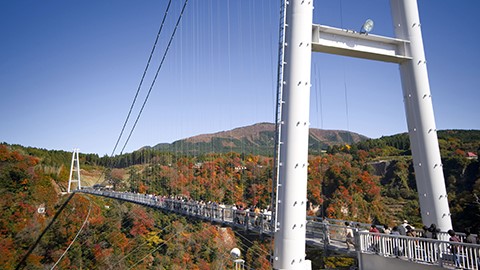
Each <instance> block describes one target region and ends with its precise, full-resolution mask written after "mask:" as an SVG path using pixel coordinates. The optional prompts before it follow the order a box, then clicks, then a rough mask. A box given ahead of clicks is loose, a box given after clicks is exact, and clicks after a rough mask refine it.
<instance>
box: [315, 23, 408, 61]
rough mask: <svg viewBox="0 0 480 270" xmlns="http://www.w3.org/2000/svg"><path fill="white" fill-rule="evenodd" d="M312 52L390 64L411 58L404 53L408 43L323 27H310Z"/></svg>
mask: <svg viewBox="0 0 480 270" xmlns="http://www.w3.org/2000/svg"><path fill="white" fill-rule="evenodd" d="M312 27H313V28H312V51H314V52H323V53H330V54H336V55H343V56H350V57H357V58H363V59H370V60H377V61H383V62H391V63H403V62H405V61H407V60H410V59H411V57H410V55H409V54H408V53H407V51H406V47H407V45H408V44H409V41H407V40H404V39H398V38H391V37H383V36H377V35H370V34H361V33H359V32H355V31H352V30H346V29H340V28H335V27H330V26H325V25H317V24H314V25H313V26H312Z"/></svg>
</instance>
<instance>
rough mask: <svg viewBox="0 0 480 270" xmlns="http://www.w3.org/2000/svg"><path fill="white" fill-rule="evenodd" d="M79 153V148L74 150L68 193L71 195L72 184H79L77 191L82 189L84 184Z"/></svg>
mask: <svg viewBox="0 0 480 270" xmlns="http://www.w3.org/2000/svg"><path fill="white" fill-rule="evenodd" d="M78 151H79V149H78V148H75V149H73V153H72V165H71V166H70V177H69V178H68V189H67V193H71V188H72V183H77V189H79V190H80V189H82V184H81V182H80V160H79V158H78Z"/></svg>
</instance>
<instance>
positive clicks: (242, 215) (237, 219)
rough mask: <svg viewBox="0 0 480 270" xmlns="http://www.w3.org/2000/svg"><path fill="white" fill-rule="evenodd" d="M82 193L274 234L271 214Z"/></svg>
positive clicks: (143, 197)
mask: <svg viewBox="0 0 480 270" xmlns="http://www.w3.org/2000/svg"><path fill="white" fill-rule="evenodd" d="M77 192H78V191H77ZM80 192H84V193H90V194H95V195H100V196H104V197H110V198H116V199H119V200H123V201H129V202H134V203H140V204H143V205H148V206H151V207H155V208H160V209H163V210H167V211H171V212H175V213H178V214H182V215H187V216H192V217H196V218H200V219H203V220H208V221H211V222H219V223H227V224H229V225H231V226H234V227H237V228H241V229H245V230H252V231H256V232H259V233H262V234H271V233H272V229H271V224H270V222H271V214H269V213H254V212H250V211H248V210H238V209H233V208H230V207H227V206H223V205H218V204H205V203H198V202H195V201H187V200H181V199H171V198H165V197H161V196H154V195H148V194H137V193H130V192H114V191H106V190H96V189H91V188H86V189H82V190H81V191H80Z"/></svg>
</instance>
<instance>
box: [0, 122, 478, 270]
mask: <svg viewBox="0 0 480 270" xmlns="http://www.w3.org/2000/svg"><path fill="white" fill-rule="evenodd" d="M438 136H439V143H440V147H441V153H442V161H443V169H444V173H445V181H446V184H447V189H448V195H449V196H448V198H449V201H450V209H451V213H452V219H453V222H454V229H455V230H458V231H462V230H464V229H465V228H466V227H472V228H473V229H474V230H475V229H478V228H479V226H480V223H479V222H480V200H479V197H478V196H480V166H479V161H478V159H474V158H467V156H468V153H469V152H470V153H475V154H477V155H478V152H480V151H479V149H480V131H460V130H448V131H440V132H439V133H438ZM253 137H255V136H254V135H252V138H253ZM260 137H261V136H260ZM199 140H200V139H199ZM202 140H205V138H203V139H202ZM311 145H312V144H311ZM311 153H312V152H311ZM70 161H71V153H68V152H64V151H47V150H44V149H36V148H31V147H22V146H19V145H6V144H3V145H0V195H1V196H2V200H1V201H0V204H1V206H2V209H3V211H2V213H1V214H0V215H1V219H0V254H2V255H3V256H1V257H0V265H2V268H4V269H13V268H15V266H16V265H17V264H18V262H19V261H20V259H21V258H22V256H23V255H24V254H25V253H26V251H27V250H28V248H29V247H31V245H32V244H33V242H34V241H35V240H36V238H37V237H38V235H39V234H40V232H41V231H42V230H43V228H45V227H46V226H47V224H48V222H49V221H50V220H52V217H53V215H54V214H55V212H56V210H57V209H58V208H59V207H60V206H61V205H62V203H63V202H64V201H65V199H66V196H65V195H61V191H65V190H66V185H67V181H68V174H69V166H70ZM80 161H81V167H82V175H88V177H90V179H89V181H90V184H95V183H102V184H109V185H112V186H114V188H115V189H116V190H120V191H122V190H125V191H133V192H140V193H155V194H161V195H172V194H175V195H180V194H181V195H182V196H185V197H189V198H192V199H194V200H203V201H217V202H224V203H226V204H241V205H244V206H252V205H257V206H260V207H261V208H266V207H267V206H268V205H269V203H270V196H271V186H272V184H271V176H272V158H271V157H270V156H262V155H258V154H254V153H245V152H233V151H232V152H228V153H203V154H199V155H193V154H192V153H190V152H182V151H176V152H175V151H160V150H155V149H142V150H139V151H135V152H133V153H129V154H124V155H122V156H116V157H113V158H109V157H98V156H97V155H94V154H88V155H84V154H81V155H80ZM105 168H107V169H106V170H105ZM104 171H105V174H104V175H103V176H102V172H104ZM308 200H309V202H310V205H309V208H308V209H307V210H308V211H309V214H311V215H319V216H327V217H331V218H338V219H347V220H357V221H362V222H369V223H370V222H375V223H381V224H389V225H395V224H397V223H398V222H400V220H403V219H405V218H407V219H408V220H409V221H410V222H411V223H413V224H414V225H415V226H418V227H420V226H421V225H422V224H421V220H420V216H419V209H418V195H417V193H416V186H415V179H414V173H413V167H412V164H411V156H410V150H409V142H408V136H407V135H406V134H398V135H394V136H388V137H382V138H380V139H369V140H361V141H358V142H357V143H354V144H345V143H342V144H332V145H330V146H329V147H328V148H327V151H326V152H325V153H321V154H314V153H313V154H311V155H310V157H309V168H308ZM42 209H43V210H44V211H43V210H42ZM87 215H88V222H87V223H86V225H85V227H84V229H83V231H82V233H81V234H80V236H79V238H78V239H77V241H76V242H75V243H74V244H73V245H72V247H71V249H70V250H69V252H68V253H67V254H66V255H65V257H64V258H63V259H62V260H61V261H60V264H59V265H60V267H61V268H62V269H67V268H68V269H71V268H83V269H105V268H109V267H115V268H118V269H129V268H131V267H134V268H135V269H156V268H159V267H164V268H165V269H195V268H198V269H211V268H218V267H221V266H223V265H228V263H230V261H229V260H230V259H229V258H228V254H226V253H225V252H227V253H228V251H229V250H230V249H231V248H232V247H234V246H237V247H241V248H242V252H243V254H246V258H245V259H246V260H247V263H248V265H250V266H252V267H253V266H254V267H255V268H256V269H269V264H268V259H269V256H268V253H269V251H268V250H269V248H270V246H269V245H270V244H269V243H268V242H255V243H245V242H244V241H245V240H244V239H242V238H239V237H238V235H236V234H234V232H233V231H231V230H230V229H225V228H223V229H222V228H219V227H216V226H213V225H210V224H204V223H200V222H196V221H193V220H186V219H185V218H183V217H178V216H175V215H168V214H164V213H161V212H158V211H153V210H150V209H148V208H143V207H141V206H137V205H132V204H129V203H123V202H119V201H115V200H106V199H102V198H99V197H90V196H85V195H75V196H74V197H73V199H72V201H71V202H70V203H69V204H68V205H67V207H66V208H65V209H64V211H63V212H62V214H60V215H59V217H58V218H57V220H55V222H54V223H53V225H52V226H51V228H50V229H49V230H48V231H47V233H46V234H45V235H44V237H43V238H42V241H40V243H39V245H38V247H37V248H36V249H35V250H34V251H33V253H32V255H30V256H29V257H28V259H27V262H26V264H27V265H28V269H44V268H45V267H47V268H50V267H51V266H53V264H54V263H55V262H56V261H57V260H58V259H59V258H60V256H61V255H62V253H63V251H64V250H65V249H66V248H67V246H68V245H69V244H70V243H71V241H72V239H73V238H74V236H75V234H76V233H77V232H78V230H79V228H80V227H81V226H82V224H83V222H84V220H85V219H86V217H87ZM265 250H266V251H265ZM261 251H265V252H264V253H262V252H261ZM259 253H261V254H264V255H262V256H259V255H258V254H259Z"/></svg>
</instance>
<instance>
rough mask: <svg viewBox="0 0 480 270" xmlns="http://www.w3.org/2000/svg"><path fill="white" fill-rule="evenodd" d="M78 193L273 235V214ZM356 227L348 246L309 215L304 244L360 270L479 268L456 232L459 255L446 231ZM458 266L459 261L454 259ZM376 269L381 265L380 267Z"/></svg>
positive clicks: (331, 226) (337, 225)
mask: <svg viewBox="0 0 480 270" xmlns="http://www.w3.org/2000/svg"><path fill="white" fill-rule="evenodd" d="M75 192H79V193H84V194H91V195H95V196H102V197H106V198H110V199H115V200H122V201H126V202H130V203H135V204H140V205H143V206H146V207H151V208H155V209H159V210H160V211H164V212H168V213H174V214H178V215H183V216H186V217H189V218H193V219H199V220H203V221H206V222H211V223H214V224H219V225H221V226H229V227H232V228H234V229H238V230H243V231H249V232H252V233H255V234H257V235H259V236H261V235H266V236H270V237H271V236H273V233H274V232H273V226H272V223H271V213H254V212H250V211H246V210H238V209H234V208H232V207H231V206H225V205H216V204H215V205H214V204H205V203H199V202H195V201H190V200H185V199H177V198H173V197H169V196H156V195H152V194H139V193H130V192H115V191H108V190H98V189H94V188H91V187H87V188H83V189H82V190H76V191H75ZM347 222H348V223H349V224H352V225H353V224H355V225H356V226H355V228H356V229H354V230H353V231H354V239H355V241H354V242H355V243H354V247H353V248H349V247H348V246H347V244H346V240H347V239H346V233H345V232H346V230H347V228H348V227H347V226H345V221H344V220H336V219H328V218H325V219H321V218H317V217H310V216H308V217H307V222H306V245H310V246H313V247H316V248H321V249H323V250H326V251H328V252H330V253H336V254H340V255H343V256H350V257H358V260H359V267H360V268H362V269H376V268H377V267H378V265H388V266H389V267H390V268H392V269H455V268H461V269H480V268H479V267H480V245H475V244H468V243H463V240H464V238H465V234H462V233H460V234H458V235H459V236H460V238H461V239H462V243H455V245H456V247H457V249H458V252H457V253H452V245H453V243H452V242H449V241H448V238H449V236H448V234H447V233H446V232H439V234H438V238H439V240H437V239H428V238H424V237H422V236H423V235H422V234H423V231H421V230H417V233H418V237H408V236H401V235H391V234H379V233H370V232H368V231H367V228H368V227H369V226H370V224H366V223H358V222H355V221H347ZM456 256H457V257H458V262H457V263H456V262H455V257H456ZM376 265H377V266H376Z"/></svg>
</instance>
